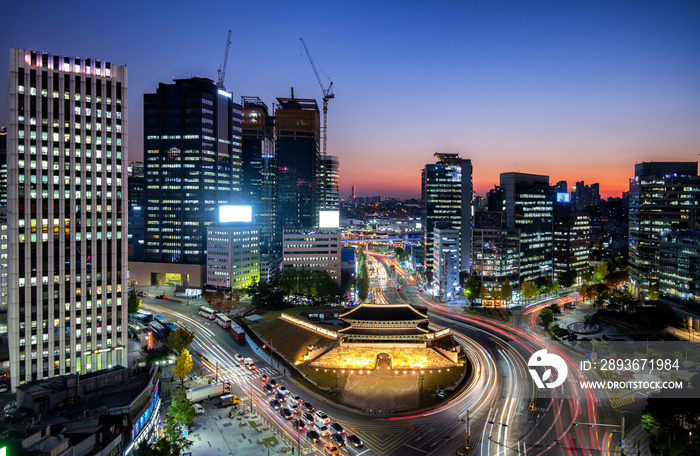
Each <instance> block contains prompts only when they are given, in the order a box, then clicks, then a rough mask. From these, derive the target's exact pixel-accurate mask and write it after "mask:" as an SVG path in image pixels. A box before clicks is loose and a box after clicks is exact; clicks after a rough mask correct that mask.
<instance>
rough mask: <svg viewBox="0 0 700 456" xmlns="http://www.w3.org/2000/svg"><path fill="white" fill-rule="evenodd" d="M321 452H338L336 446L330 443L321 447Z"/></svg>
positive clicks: (333, 453) (332, 453)
mask: <svg viewBox="0 0 700 456" xmlns="http://www.w3.org/2000/svg"><path fill="white" fill-rule="evenodd" d="M323 452H324V453H326V454H331V455H335V454H340V450H339V449H338V447H336V446H335V445H333V444H330V443H329V444H328V445H326V446H324V447H323Z"/></svg>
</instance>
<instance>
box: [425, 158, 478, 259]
mask: <svg viewBox="0 0 700 456" xmlns="http://www.w3.org/2000/svg"><path fill="white" fill-rule="evenodd" d="M435 157H436V158H437V163H435V164H428V165H425V168H423V170H422V171H421V196H422V205H421V223H422V225H421V226H422V233H421V237H422V242H423V251H424V255H423V258H424V261H425V268H426V271H429V272H430V271H432V269H433V230H434V228H435V223H436V222H440V221H444V222H448V223H449V224H450V226H451V227H452V228H453V229H455V230H458V231H459V233H460V235H459V236H460V247H459V249H460V250H459V256H460V266H459V267H460V270H467V271H468V270H470V269H471V266H470V262H471V243H472V191H473V185H472V162H471V160H468V159H463V158H460V157H459V155H458V154H441V153H435Z"/></svg>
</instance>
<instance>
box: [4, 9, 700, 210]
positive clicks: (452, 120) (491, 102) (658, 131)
mask: <svg viewBox="0 0 700 456" xmlns="http://www.w3.org/2000/svg"><path fill="white" fill-rule="evenodd" d="M416 5H417V4H416ZM183 8H187V11H188V14H187V15H184V14H181V12H182V10H183ZM26 10H31V11H32V12H33V13H32V14H31V15H27V14H24V12H25V11H26ZM6 14H7V16H6V17H11V18H14V20H13V21H11V22H10V23H9V24H7V26H6V27H4V28H3V30H0V42H1V43H2V44H3V45H4V46H3V47H4V49H5V52H6V53H8V54H9V48H10V47H11V46H15V47H22V48H26V49H37V50H40V51H46V52H51V53H54V54H60V55H73V56H82V57H92V58H97V59H102V60H107V61H112V62H115V63H117V64H126V65H128V66H129V67H130V68H129V88H130V90H129V92H130V97H129V98H130V100H129V101H130V103H129V104H130V112H129V114H130V119H129V120H130V122H129V124H130V129H129V149H130V157H129V161H130V162H133V161H137V160H141V159H142V157H143V152H142V151H143V139H142V138H143V103H142V102H143V94H144V93H151V92H153V91H154V90H155V89H156V88H157V87H158V84H159V83H169V82H171V81H172V78H173V77H175V78H189V77H192V76H197V75H199V76H201V77H204V78H210V79H214V80H215V79H216V73H217V69H218V68H219V66H220V64H221V62H222V60H223V54H224V48H225V44H226V43H225V37H226V33H227V32H228V29H232V43H231V49H230V54H229V61H228V71H227V74H226V81H225V82H226V87H227V89H228V90H230V91H232V92H233V94H234V99H239V98H240V96H258V97H260V98H261V99H262V100H263V101H264V102H265V103H267V104H268V106H270V108H271V111H272V104H273V102H274V101H276V98H277V97H288V96H289V95H290V88H291V87H294V93H295V96H297V97H302V98H315V99H316V100H318V101H320V99H321V97H322V94H321V89H320V87H319V85H318V83H317V81H316V78H315V76H314V74H313V71H312V68H311V65H310V64H309V61H308V58H307V57H306V54H305V52H304V50H303V47H302V44H301V42H300V41H299V38H302V37H303V38H304V40H305V41H306V42H307V44H308V46H309V48H310V51H311V52H312V54H313V56H314V58H315V59H316V61H317V63H318V64H319V65H320V66H321V67H322V70H325V72H327V73H328V75H329V76H330V78H331V79H332V80H333V82H334V89H335V94H336V98H335V99H333V100H331V101H330V102H329V115H328V154H329V155H336V156H338V157H339V158H340V185H341V192H340V193H341V197H343V198H344V197H346V196H347V195H348V194H349V193H350V188H351V186H355V187H356V188H357V194H358V196H370V195H382V196H397V197H415V198H419V196H420V169H422V167H423V166H425V164H426V163H429V162H430V161H431V160H432V157H433V154H434V153H435V152H443V153H459V154H460V156H461V157H462V158H465V159H470V160H471V161H472V163H473V167H474V188H475V191H476V193H477V194H479V195H483V194H484V193H485V192H486V191H488V190H489V189H491V188H493V186H494V185H496V184H497V183H498V178H499V175H500V174H501V173H506V172H511V171H519V172H524V173H536V174H544V175H548V176H549V177H550V184H554V183H555V182H557V181H560V180H566V181H568V184H569V187H571V186H573V185H574V184H575V182H577V181H582V180H583V181H585V182H586V183H589V184H590V183H594V182H600V184H601V186H600V191H601V195H602V196H603V197H608V196H620V193H621V192H622V191H626V190H627V189H628V179H629V178H630V177H632V176H633V174H634V164H635V163H638V162H642V161H697V159H698V151H700V129H698V128H697V126H698V125H700V87H698V86H697V84H696V81H697V80H700V53H699V52H697V51H698V43H700V30H698V29H697V27H695V25H694V24H697V22H698V20H699V19H700V5H699V4H697V3H695V2H682V1H674V2H670V3H663V4H661V3H646V4H638V3H635V2H622V3H615V4H614V5H611V4H608V3H605V2H594V3H586V4H585V5H561V4H558V3H555V2H529V3H528V4H527V5H523V4H512V3H507V2H488V3H487V2H480V3H476V2H469V3H467V4H465V5H452V4H438V5H433V6H431V9H430V10H427V9H420V8H418V7H412V5H404V7H403V8H402V9H400V10H398V9H394V8H392V7H391V6H390V5H376V4H370V3H367V4H362V3H360V4H357V3H354V4H353V5H352V7H350V6H333V7H331V8H328V7H322V6H321V5H318V6H315V5H302V6H299V5H287V4H284V3H281V2H279V3H278V2H273V3H272V4H266V5H265V6H264V7H261V6H256V5H252V4H240V5H227V4H225V3H224V2H214V3H210V4H209V5H208V8H207V9H206V10H204V9H202V10H193V9H192V8H191V7H189V6H187V7H186V6H185V5H184V4H181V5H180V7H178V4H173V3H170V4H168V8H167V10H164V8H163V7H162V6H161V5H157V4H153V5H152V4H142V3H139V4H136V3H131V2H126V3H124V4H122V5H121V6H120V9H119V11H118V12H117V14H116V16H117V18H118V19H119V20H115V21H101V20H99V18H101V17H106V16H108V15H110V14H112V15H113V14H114V11H113V10H112V9H110V7H109V6H107V5H106V4H105V5H102V4H94V5H90V7H89V9H88V8H87V6H86V7H85V11H83V10H82V9H81V7H80V6H79V5H76V7H74V8H66V7H64V6H61V7H59V6H55V5H53V4H49V3H48V2H31V3H30V4H28V5H26V4H23V5H22V6H19V5H18V4H11V5H8V6H7V8H6ZM329 18H330V19H329ZM57 23H64V24H71V23H73V24H76V26H79V28H76V29H75V31H74V32H71V30H70V28H67V29H62V30H61V32H60V33H57V32H56V30H57V29H56V26H55V24H57ZM154 24H155V25H154ZM312 25H313V26H312ZM36 30H44V31H45V32H44V33H37V32H36ZM181 32H184V33H181ZM8 54H6V56H7V55H8ZM7 62H8V59H7V58H4V59H1V58H0V72H2V73H4V74H7V66H6V65H7ZM321 76H322V78H325V75H324V72H323V71H321ZM5 98H6V94H5V91H0V103H2V104H4V102H5ZM271 114H272V112H271ZM4 116H5V113H4V111H3V112H2V114H1V115H0V124H2V125H6V124H7V123H8V120H7V119H6V118H5V117H4ZM603 163H604V165H602V164H603ZM387 170H389V171H390V172H387Z"/></svg>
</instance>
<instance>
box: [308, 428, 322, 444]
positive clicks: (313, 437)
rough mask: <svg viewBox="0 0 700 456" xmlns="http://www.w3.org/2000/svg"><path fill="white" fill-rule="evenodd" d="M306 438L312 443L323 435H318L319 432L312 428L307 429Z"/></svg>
mask: <svg viewBox="0 0 700 456" xmlns="http://www.w3.org/2000/svg"><path fill="white" fill-rule="evenodd" d="M306 438H307V439H309V440H310V441H311V442H312V443H316V442H318V441H319V439H320V438H321V436H320V435H318V432H316V431H314V430H311V431H306Z"/></svg>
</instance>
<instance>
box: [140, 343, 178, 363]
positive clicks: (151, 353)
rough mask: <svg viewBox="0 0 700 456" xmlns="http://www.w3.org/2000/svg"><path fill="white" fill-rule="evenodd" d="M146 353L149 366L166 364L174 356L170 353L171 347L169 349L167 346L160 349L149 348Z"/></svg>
mask: <svg viewBox="0 0 700 456" xmlns="http://www.w3.org/2000/svg"><path fill="white" fill-rule="evenodd" d="M144 351H145V352H146V362H147V363H149V364H158V363H162V362H166V361H167V360H168V358H170V355H171V354H172V353H171V351H170V347H167V346H165V345H164V346H162V347H158V348H151V349H148V348H147V349H145V350H144Z"/></svg>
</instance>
